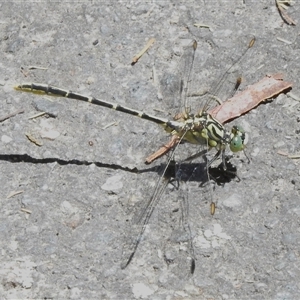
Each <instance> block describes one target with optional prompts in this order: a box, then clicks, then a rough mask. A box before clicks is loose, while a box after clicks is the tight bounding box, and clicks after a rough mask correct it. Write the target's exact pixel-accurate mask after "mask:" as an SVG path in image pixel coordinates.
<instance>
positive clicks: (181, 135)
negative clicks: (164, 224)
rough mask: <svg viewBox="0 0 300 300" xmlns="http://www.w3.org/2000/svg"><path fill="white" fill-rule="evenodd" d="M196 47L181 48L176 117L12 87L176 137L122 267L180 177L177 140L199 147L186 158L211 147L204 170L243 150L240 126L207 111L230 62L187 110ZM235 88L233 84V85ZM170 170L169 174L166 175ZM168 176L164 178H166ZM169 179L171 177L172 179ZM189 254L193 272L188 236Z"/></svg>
mask: <svg viewBox="0 0 300 300" xmlns="http://www.w3.org/2000/svg"><path fill="white" fill-rule="evenodd" d="M253 43H254V42H253V41H251V42H250V44H249V46H248V48H247V49H246V50H245V52H244V53H242V55H241V56H240V58H239V59H238V60H236V61H235V62H234V64H233V66H235V65H237V64H238V63H239V62H240V60H241V59H242V57H243V56H244V55H245V54H246V52H247V51H248V49H249V48H251V47H252V45H253ZM196 50H197V42H196V41H195V40H193V41H192V43H191V44H190V45H189V46H188V47H187V49H186V50H184V54H183V55H182V58H181V60H180V61H181V62H182V63H181V64H180V66H181V65H182V68H181V70H180V77H181V79H180V87H179V89H180V98H181V99H180V101H181V103H183V106H184V110H183V113H182V114H181V115H180V116H179V117H177V118H176V119H170V118H164V117H160V116H156V115H153V114H148V113H146V112H143V111H139V110H135V109H132V108H129V107H126V106H123V105H120V104H115V103H111V102H109V101H106V100H103V99H99V98H95V97H92V96H86V95H82V94H80V93H76V92H73V91H71V90H68V89H63V88H59V87H55V86H51V85H48V84H43V83H22V84H19V85H17V86H15V87H14V88H15V89H16V90H17V91H22V92H29V93H34V94H38V95H44V94H46V95H50V96H55V97H65V98H70V99H74V100H79V101H84V102H87V103H90V104H94V105H98V106H102V107H105V108H109V109H112V110H115V111H119V112H122V113H125V114H129V115H132V116H135V117H139V118H141V119H144V120H147V121H150V122H153V123H156V124H158V125H159V126H161V127H162V128H163V129H164V130H165V131H166V132H167V133H168V134H170V135H171V136H172V137H175V138H176V139H177V143H176V144H175V146H174V147H173V149H172V152H171V155H169V157H168V159H167V163H166V165H165V166H164V168H163V171H162V172H161V174H160V176H159V179H158V181H157V184H156V186H155V189H154V192H153V194H152V197H151V198H150V199H149V200H148V201H147V203H146V205H145V207H144V209H143V210H142V211H141V212H140V213H139V214H138V215H137V217H136V218H135V220H134V222H133V223H134V230H133V234H132V238H130V239H129V240H128V241H126V243H125V246H124V250H123V259H122V262H121V268H122V269H125V268H126V267H127V266H128V265H129V264H130V262H131V261H132V258H133V257H134V255H135V253H136V250H137V248H138V245H139V243H140V241H141V239H142V236H143V234H144V231H145V229H146V228H147V224H148V222H149V220H150V217H151V215H152V213H153V211H154V209H155V207H156V205H157V203H158V202H159V200H160V198H161V195H162V194H163V192H164V190H165V188H166V186H167V185H168V184H169V183H170V182H171V179H170V178H173V179H174V178H175V180H178V178H181V177H182V175H180V174H183V171H182V166H183V163H182V162H181V163H179V164H174V153H175V150H176V149H177V148H178V146H179V144H181V143H183V142H186V143H190V144H194V145H199V146H200V147H201V148H202V151H199V153H197V154H196V155H194V156H193V157H192V158H187V160H192V159H195V158H196V157H198V156H201V155H204V154H205V153H207V152H208V151H209V150H211V149H215V150H216V153H215V155H214V156H213V158H212V159H210V160H209V161H207V163H206V171H207V172H208V168H209V167H210V166H211V165H212V163H213V162H214V161H216V160H217V159H221V165H222V169H223V170H225V171H226V169H227V165H228V163H227V157H226V149H228V148H230V150H231V151H232V152H239V151H243V150H244V148H245V144H244V143H245V139H246V134H245V132H244V130H243V129H242V128H241V127H239V126H233V127H232V128H231V130H228V129H226V128H225V126H224V125H223V124H221V123H220V122H219V121H218V120H217V119H216V118H214V117H213V116H212V115H210V114H209V112H208V109H209V108H211V105H212V103H213V102H216V95H217V94H218V92H219V91H220V90H221V86H222V84H223V83H222V81H223V78H225V77H226V76H227V75H228V74H229V73H230V71H231V69H232V66H231V67H230V68H229V69H228V70H227V71H226V72H225V74H224V75H223V77H222V78H221V80H220V82H219V83H218V84H217V86H216V87H215V88H214V92H213V93H210V95H209V96H208V97H207V99H206V100H205V102H204V104H203V105H202V107H201V109H199V110H198V112H196V113H191V108H190V105H189V100H188V99H189V97H190V95H189V85H190V82H191V76H192V74H191V73H192V70H193V64H194V60H195V53H196ZM235 88H237V87H235ZM202 103H203V102H202ZM170 170H173V171H171V173H172V175H171V176H167V175H168V173H169V172H170ZM194 170H195V171H194V172H192V173H193V174H191V175H189V178H188V180H189V179H190V178H191V177H192V176H195V173H196V170H197V167H195V168H194ZM167 177H168V178H169V179H168V180H166V178H167ZM173 179H172V180H173ZM181 198H182V199H183V201H182V203H183V204H182V206H183V209H182V211H183V213H182V224H183V226H184V227H185V231H186V232H188V234H189V235H190V236H191V230H190V227H189V223H188V220H187V219H188V209H187V207H188V203H187V201H186V197H184V195H182V197H181ZM214 210H215V203H214V202H213V201H211V211H212V212H213V213H214ZM188 249H189V258H190V273H191V274H193V273H194V270H195V258H194V254H193V252H194V251H193V246H192V240H191V239H190V240H189V245H188Z"/></svg>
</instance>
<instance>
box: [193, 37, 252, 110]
mask: <svg viewBox="0 0 300 300" xmlns="http://www.w3.org/2000/svg"><path fill="white" fill-rule="evenodd" d="M246 43H247V44H246ZM246 43H245V46H244V50H243V51H242V52H241V53H240V54H238V57H237V58H236V59H235V60H234V61H233V63H232V64H231V66H230V67H229V68H227V70H226V71H225V73H224V74H223V75H222V76H221V77H219V78H217V79H216V80H215V81H214V83H213V84H212V86H211V88H210V89H209V91H208V92H207V93H206V94H205V95H204V96H203V97H200V99H199V106H198V108H199V110H198V111H208V110H210V109H212V108H214V107H215V106H217V105H219V104H221V103H222V102H223V101H226V100H227V99H229V98H231V97H232V96H233V95H234V94H235V92H236V91H237V90H238V88H239V86H240V84H241V82H242V73H243V62H244V60H245V56H246V54H247V53H248V52H249V50H250V49H251V48H252V46H253V45H254V43H255V37H254V36H251V38H250V39H249V37H248V38H247V39H246ZM190 96H193V97H198V96H199V95H197V93H194V94H193V95H190Z"/></svg>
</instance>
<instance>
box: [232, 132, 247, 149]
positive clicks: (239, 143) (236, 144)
mask: <svg viewBox="0 0 300 300" xmlns="http://www.w3.org/2000/svg"><path fill="white" fill-rule="evenodd" d="M243 149H244V140H243V139H242V137H241V136H240V135H235V136H234V137H233V138H232V139H231V141H230V150H231V151H232V152H238V151H242V150H243Z"/></svg>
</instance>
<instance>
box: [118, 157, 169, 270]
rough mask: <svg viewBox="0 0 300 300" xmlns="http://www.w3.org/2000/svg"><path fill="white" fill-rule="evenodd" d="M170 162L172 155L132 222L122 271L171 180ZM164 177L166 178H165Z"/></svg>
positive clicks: (124, 249)
mask: <svg viewBox="0 0 300 300" xmlns="http://www.w3.org/2000/svg"><path fill="white" fill-rule="evenodd" d="M171 160H172V155H171V156H170V158H169V159H168V162H167V164H166V166H165V168H164V170H163V172H162V174H161V176H160V177H159V179H158V181H157V183H156V186H155V190H154V193H153V195H152V196H151V198H150V199H149V200H148V202H147V203H146V205H145V206H144V208H143V209H142V210H141V211H140V212H139V213H138V214H137V215H136V216H135V217H134V218H133V220H132V224H131V232H130V236H129V237H128V239H127V240H126V241H125V244H124V246H123V254H122V262H121V268H122V269H125V268H126V267H127V266H128V265H129V263H130V262H131V260H132V258H133V256H134V254H135V252H136V250H137V248H138V245H139V243H140V241H141V239H142V236H143V233H144V231H145V229H146V226H147V224H148V222H149V219H150V217H151V215H152V213H153V211H154V209H155V207H156V206H157V203H158V202H159V200H160V198H161V196H162V194H163V192H164V190H165V188H166V186H167V185H168V183H169V182H170V180H171V177H172V176H169V174H167V171H168V168H169V166H170V164H171ZM165 175H168V176H166V177H165Z"/></svg>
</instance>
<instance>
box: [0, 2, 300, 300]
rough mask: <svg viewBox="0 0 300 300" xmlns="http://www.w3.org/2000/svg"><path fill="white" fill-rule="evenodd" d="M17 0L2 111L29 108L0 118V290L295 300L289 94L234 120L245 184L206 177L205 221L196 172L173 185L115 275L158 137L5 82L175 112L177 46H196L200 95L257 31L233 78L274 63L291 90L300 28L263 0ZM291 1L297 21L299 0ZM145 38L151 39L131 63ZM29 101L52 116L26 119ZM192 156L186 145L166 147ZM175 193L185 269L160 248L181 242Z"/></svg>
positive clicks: (27, 295) (10, 295)
mask: <svg viewBox="0 0 300 300" xmlns="http://www.w3.org/2000/svg"><path fill="white" fill-rule="evenodd" d="M24 2H25V1H24ZM24 2H22V1H10V2H1V4H0V16H1V19H0V20H1V22H0V27H1V43H0V47H1V53H2V55H1V57H0V63H1V73H0V86H1V90H2V92H1V101H0V105H1V115H0V117H2V116H5V115H7V114H9V113H12V112H14V111H16V110H18V109H20V108H21V109H24V113H23V114H18V115H16V116H15V117H12V118H9V119H7V120H5V121H3V122H1V143H0V149H1V150H0V158H1V159H0V164H1V173H0V174H1V175H0V176H1V190H0V199H1V202H0V203H1V214H0V242H1V255H0V259H1V268H0V274H1V275H0V278H1V280H0V283H1V284H0V294H1V299H297V298H298V297H299V292H300V258H299V254H300V250H299V249H300V229H299V228H300V223H299V216H300V202H299V189H300V178H299V160H297V159H294V160H292V159H290V158H288V157H286V156H282V155H279V154H278V151H281V152H285V153H290V154H295V153H299V132H300V131H299V114H300V113H299V102H298V101H296V100H294V99H292V98H290V97H288V96H287V95H285V94H282V95H280V96H279V97H277V98H276V99H275V100H273V101H272V102H269V103H267V104H262V105H260V106H259V107H257V108H256V109H254V110H252V111H251V112H249V113H247V114H246V115H244V116H242V117H240V118H239V119H237V120H235V121H234V122H233V124H241V125H242V126H243V127H244V128H245V129H246V130H247V131H248V133H249V136H250V139H249V143H248V145H247V153H248V155H249V157H250V158H251V163H250V164H248V163H247V159H246V158H245V156H244V154H243V153H241V154H237V155H235V157H234V158H233V159H232V162H233V163H234V164H235V165H236V166H237V169H238V175H239V177H240V179H241V181H240V182H237V181H236V180H233V181H231V182H229V183H227V184H225V185H224V186H223V187H222V186H216V188H215V190H214V191H213V199H214V201H215V202H216V204H217V209H216V213H215V215H214V216H211V215H210V209H209V204H210V201H209V197H208V194H206V193H205V189H203V188H201V187H199V182H197V181H190V182H187V183H186V184H182V185H180V187H179V190H176V189H174V188H172V187H171V186H170V187H168V188H167V190H166V192H165V194H164V195H163V196H162V198H161V201H160V203H159V204H158V207H157V209H156V210H155V211H154V213H153V216H152V218H151V219H150V222H149V226H148V227H147V229H146V231H145V234H144V236H143V239H142V241H141V243H140V245H139V248H138V250H137V252H136V254H135V256H134V258H133V260H132V262H131V264H130V265H129V266H128V267H127V268H126V269H124V270H122V269H121V268H120V264H121V260H122V247H123V244H124V241H126V238H127V236H128V235H129V234H130V232H131V229H130V220H131V219H132V217H133V216H134V215H135V212H136V211H138V209H140V208H141V207H142V205H143V203H145V201H147V199H149V197H150V196H151V194H152V193H153V189H154V186H155V182H156V181H157V178H158V174H157V171H156V169H155V166H160V165H161V164H162V163H165V161H166V159H165V158H162V159H161V160H159V161H157V162H155V163H154V164H153V167H152V166H145V165H144V159H145V157H146V156H148V155H149V154H151V153H152V152H153V151H155V150H156V149H157V148H158V147H160V145H162V143H164V142H166V141H167V140H168V135H167V134H165V133H164V132H163V130H161V128H159V127H158V126H157V125H156V124H151V123H149V122H147V121H144V120H141V119H139V118H134V117H131V116H127V115H124V114H121V113H118V112H115V111H111V110H108V109H105V108H101V107H97V106H93V105H89V104H87V103H79V102H77V101H75V100H70V99H64V98H49V97H45V96H37V95H33V94H26V93H20V92H17V91H15V90H14V89H13V86H14V85H15V84H18V83H21V82H41V83H48V84H52V85H55V86H59V87H62V88H67V89H72V90H73V91H77V92H81V93H83V94H87V95H93V96H96V97H99V98H102V99H106V100H108V101H112V102H117V103H121V104H123V105H126V106H129V107H133V108H136V109H140V110H144V111H147V112H148V113H152V114H159V115H164V116H167V117H170V118H171V117H172V114H173V110H174V108H175V104H176V103H175V100H176V99H173V100H174V101H173V102H172V98H171V101H170V102H169V101H168V99H170V98H168V97H167V96H165V95H166V94H168V89H167V88H166V87H165V86H164V84H167V83H168V78H171V77H168V76H170V74H172V73H175V72H176V66H177V65H178V61H179V59H180V54H181V53H182V49H183V47H184V46H185V45H186V44H187V43H188V42H190V41H191V40H192V39H194V38H195V39H196V40H197V42H198V49H197V54H196V60H195V70H194V74H193V83H194V84H195V85H196V86H198V87H199V90H201V89H205V88H207V87H210V86H211V85H212V84H213V83H214V82H215V80H216V79H217V78H219V76H221V75H222V72H224V71H225V70H226V68H228V66H230V65H231V64H232V62H233V61H234V60H235V59H236V58H237V57H238V55H239V53H241V51H242V49H244V46H245V44H246V43H247V41H248V37H249V35H255V36H256V38H257V42H256V44H255V47H254V48H253V49H251V52H249V53H247V55H246V57H245V60H244V61H243V78H244V82H243V84H242V87H241V89H243V88H245V86H247V85H249V84H252V83H255V82H257V81H259V80H260V79H262V78H263V77H264V76H265V75H266V74H272V73H277V72H282V73H283V74H284V75H285V78H286V79H287V80H288V81H291V82H293V90H292V92H293V93H294V94H295V95H298V97H299V95H300V91H299V84H300V82H299V66H300V35H299V26H298V25H297V26H288V25H287V24H284V23H283V21H282V19H281V18H280V16H279V14H278V11H277V9H276V6H275V3H274V1H271V0H270V1H267V0H263V1H248V0H246V1H242V0H234V1H185V2H179V1H105V2H104V1H60V2H59V1H36V2H30V1H27V2H26V3H24ZM287 12H288V13H289V14H290V16H291V17H292V18H294V19H295V20H299V16H300V8H299V3H297V2H296V1H295V3H294V5H293V6H292V7H290V8H289V9H288V11H287ZM195 23H202V24H206V25H209V26H210V28H209V29H208V28H197V27H195V26H193V24H195ZM187 28H189V30H187ZM151 37H155V39H156V42H155V44H154V45H153V46H152V47H151V49H149V51H148V52H147V53H146V54H145V55H143V56H142V58H141V59H140V60H139V62H138V63H137V64H136V65H135V66H131V59H132V57H133V56H134V55H135V54H136V53H137V52H138V51H139V50H140V49H142V48H143V47H144V45H145V44H146V42H147V41H148V39H149V38H151ZM278 38H279V39H278ZM280 39H284V40H285V41H288V42H289V43H287V42H284V41H282V40H280ZM248 54H249V55H248ZM33 67H34V68H33ZM164 74H169V75H167V77H166V75H164ZM154 75H155V76H154ZM169 92H170V91H169ZM50 101H52V102H50ZM174 103H175V104H174ZM38 110H47V111H48V112H49V113H50V114H51V116H48V117H46V116H40V117H37V118H34V119H30V117H32V116H34V115H36V114H37V113H38V112H39V111H38ZM111 124H113V125H111ZM108 125H111V126H108ZM229 126H230V125H229ZM26 134H30V135H31V136H32V137H34V138H35V139H36V140H37V141H38V142H41V143H42V145H40V146H38V145H36V144H34V143H33V142H31V141H30V140H29V139H28V138H27V137H26ZM196 151H197V147H195V146H191V145H182V147H181V146H180V147H179V149H178V151H177V152H178V154H176V157H179V158H180V157H185V156H187V154H189V153H195V152H196ZM177 155H178V156H177ZM134 168H137V169H138V170H144V171H145V172H142V173H139V174H137V173H134V172H131V171H130V170H132V169H134ZM17 192H19V193H17ZM12 193H15V194H12ZM182 195H183V196H184V197H185V198H186V199H187V198H188V201H189V208H190V215H189V219H188V221H189V224H190V227H191V232H192V236H193V244H194V251H195V257H196V269H195V272H194V274H193V276H190V275H188V272H187V270H186V268H185V266H184V264H180V263H177V260H176V255H175V258H174V261H173V262H171V263H169V264H167V263H166V260H165V259H164V258H165V257H166V256H168V255H169V258H172V253H173V252H172V250H173V249H174V251H177V252H174V253H177V254H178V257H179V256H180V257H181V256H184V253H185V247H186V245H185V243H184V242H181V243H176V242H175V241H176V237H175V238H173V239H172V238H171V237H172V236H173V237H174V235H175V236H176V233H175V234H174V232H176V230H177V229H178V226H179V224H178V222H179V220H180V209H178V208H179V202H180V201H179V200H180V197H181V196H182ZM178 239H179V238H178Z"/></svg>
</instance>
